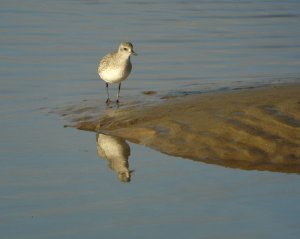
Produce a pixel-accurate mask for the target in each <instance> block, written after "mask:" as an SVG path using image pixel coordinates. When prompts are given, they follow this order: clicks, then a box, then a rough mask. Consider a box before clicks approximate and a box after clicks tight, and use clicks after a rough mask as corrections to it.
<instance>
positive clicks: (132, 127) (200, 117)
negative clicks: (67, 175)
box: [60, 84, 300, 173]
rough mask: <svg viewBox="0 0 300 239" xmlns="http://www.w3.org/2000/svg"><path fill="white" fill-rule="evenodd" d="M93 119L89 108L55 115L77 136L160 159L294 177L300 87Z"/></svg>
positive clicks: (299, 169) (299, 152)
mask: <svg viewBox="0 0 300 239" xmlns="http://www.w3.org/2000/svg"><path fill="white" fill-rule="evenodd" d="M123 104H124V105H121V106H120V107H119V108H118V109H109V110H107V111H106V113H105V114H104V115H101V116H100V115H99V111H98V114H97V113H96V112H97V107H96V106H91V105H89V103H85V105H81V106H80V105H79V106H77V107H69V108H68V109H64V110H63V111H61V112H60V113H62V114H64V115H65V116H67V117H68V119H69V120H71V121H73V122H74V124H75V127H76V128H78V129H81V130H88V131H95V132H100V133H105V134H109V135H113V136H119V137H122V138H124V139H127V140H129V141H132V142H134V143H138V144H142V145H145V146H148V147H151V148H154V149H156V150H159V151H161V152H163V153H166V154H170V155H173V156H179V157H183V158H187V159H192V160H195V161H200V162H205V163H210V164H218V165H222V166H225V167H232V168H240V169H246V170H252V169H255V170H269V171H277V172H286V173H300V85H299V84H292V85H291V84H290V85H277V86H269V87H264V88H257V89H244V90H243V89H242V90H236V91H230V92H221V93H207V94H198V95H189V96H185V97H175V98H171V99H167V100H165V101H164V102H163V103H161V104H157V105H150V106H147V105H142V106H138V104H131V105H130V104H129V106H126V102H125V103H123Z"/></svg>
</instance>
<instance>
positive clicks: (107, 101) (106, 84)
mask: <svg viewBox="0 0 300 239" xmlns="http://www.w3.org/2000/svg"><path fill="white" fill-rule="evenodd" d="M105 86H106V94H107V100H106V103H107V104H108V103H109V101H110V100H109V92H108V83H105Z"/></svg>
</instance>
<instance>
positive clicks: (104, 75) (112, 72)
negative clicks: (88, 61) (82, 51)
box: [99, 69, 130, 83]
mask: <svg viewBox="0 0 300 239" xmlns="http://www.w3.org/2000/svg"><path fill="white" fill-rule="evenodd" d="M129 74H130V71H124V70H117V69H107V70H104V71H101V72H99V75H100V77H101V79H102V80H104V81H105V82H107V83H120V82H121V81H123V80H125V79H126V78H127V77H128V75H129Z"/></svg>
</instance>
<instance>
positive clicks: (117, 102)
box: [117, 82, 121, 103]
mask: <svg viewBox="0 0 300 239" xmlns="http://www.w3.org/2000/svg"><path fill="white" fill-rule="evenodd" d="M120 91H121V82H120V83H119V90H118V95H117V103H119V102H120V101H119V96H120Z"/></svg>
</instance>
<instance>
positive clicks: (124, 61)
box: [98, 42, 137, 103]
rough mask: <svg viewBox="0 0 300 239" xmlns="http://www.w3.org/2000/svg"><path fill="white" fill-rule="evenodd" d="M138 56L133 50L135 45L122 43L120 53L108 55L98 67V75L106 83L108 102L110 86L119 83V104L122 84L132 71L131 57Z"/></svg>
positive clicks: (107, 101)
mask: <svg viewBox="0 0 300 239" xmlns="http://www.w3.org/2000/svg"><path fill="white" fill-rule="evenodd" d="M131 55H137V54H136V53H135V52H134V50H133V45H132V43H130V42H122V43H121V44H120V46H119V49H118V51H116V52H112V53H108V54H107V55H106V56H104V57H103V58H102V59H101V60H100V63H99V66H98V74H99V76H100V78H101V79H102V80H104V81H105V85H106V93H107V100H106V103H109V102H110V99H109V92H108V84H113V83H119V89H118V95H117V103H119V96H120V90H121V82H122V81H123V80H125V79H126V78H127V77H128V76H129V74H130V72H131V69H132V65H131V62H130V56H131Z"/></svg>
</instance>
